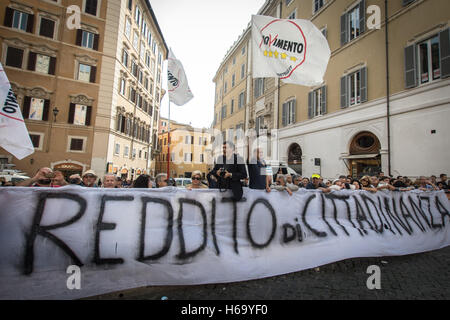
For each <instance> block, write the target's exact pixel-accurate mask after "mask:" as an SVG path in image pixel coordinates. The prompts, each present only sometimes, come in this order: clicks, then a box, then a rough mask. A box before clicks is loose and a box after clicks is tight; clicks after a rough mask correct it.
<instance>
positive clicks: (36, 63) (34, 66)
mask: <svg viewBox="0 0 450 320" xmlns="http://www.w3.org/2000/svg"><path fill="white" fill-rule="evenodd" d="M55 64H56V58H54V57H49V56H47V55H44V54H39V53H35V52H30V53H29V56H28V67H27V69H28V70H32V71H36V72H40V73H45V74H55Z"/></svg>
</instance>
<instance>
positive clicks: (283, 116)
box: [282, 103, 287, 126]
mask: <svg viewBox="0 0 450 320" xmlns="http://www.w3.org/2000/svg"><path fill="white" fill-rule="evenodd" d="M286 106H287V105H286V103H283V110H282V124H283V126H286V109H287V107H286Z"/></svg>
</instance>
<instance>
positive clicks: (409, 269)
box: [92, 246, 450, 300]
mask: <svg viewBox="0 0 450 320" xmlns="http://www.w3.org/2000/svg"><path fill="white" fill-rule="evenodd" d="M370 265H378V266H379V267H380V271H381V281H380V282H381V289H379V290H378V289H373V290H369V289H368V288H367V285H366V282H367V279H368V278H369V277H370V276H371V274H368V273H366V272H367V268H368V267H369V266H370ZM162 297H167V298H168V299H169V300H241V299H245V300H260V299H261V300H301V299H306V300H308V299H314V300H321V299H339V300H341V299H344V300H346V299H446V300H447V299H450V246H448V247H446V248H443V249H440V250H435V251H431V252H425V253H420V254H413V255H407V256H397V257H383V258H379V257H378V258H358V259H349V260H344V261H339V262H336V263H332V264H328V265H325V266H322V267H320V268H319V269H309V270H304V271H300V272H295V273H290V274H286V275H282V276H277V277H270V278H265V279H260V280H252V281H245V282H236V283H228V284H211V285H197V286H177V287H167V286H166V287H146V288H139V289H133V290H128V291H123V292H117V293H112V294H107V295H102V296H98V297H93V298H92V299H139V300H160V299H161V298H162Z"/></svg>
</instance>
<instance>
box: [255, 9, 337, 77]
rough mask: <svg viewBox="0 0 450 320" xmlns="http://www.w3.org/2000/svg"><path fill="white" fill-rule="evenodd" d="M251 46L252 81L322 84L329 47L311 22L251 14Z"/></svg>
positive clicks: (328, 57)
mask: <svg viewBox="0 0 450 320" xmlns="http://www.w3.org/2000/svg"><path fill="white" fill-rule="evenodd" d="M252 44H253V48H252V50H253V55H252V60H253V78H264V77H277V78H280V79H281V80H283V82H286V83H294V84H300V85H305V86H315V85H319V84H321V83H322V82H323V76H324V74H325V71H326V70H327V65H328V61H329V60H330V47H329V46H328V41H327V39H326V38H325V37H324V36H323V34H322V32H320V30H319V29H317V28H316V26H315V25H314V24H313V23H312V22H311V21H309V20H302V19H291V20H288V19H277V18H273V17H267V16H259V15H253V16H252Z"/></svg>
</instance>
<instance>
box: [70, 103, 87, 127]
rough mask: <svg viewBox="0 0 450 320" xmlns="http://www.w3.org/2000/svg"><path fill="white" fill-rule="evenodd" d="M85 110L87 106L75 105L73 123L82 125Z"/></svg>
mask: <svg viewBox="0 0 450 320" xmlns="http://www.w3.org/2000/svg"><path fill="white" fill-rule="evenodd" d="M86 111H87V106H83V105H80V104H77V105H75V115H74V120H73V124H77V125H81V126H84V125H85V122H86Z"/></svg>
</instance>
